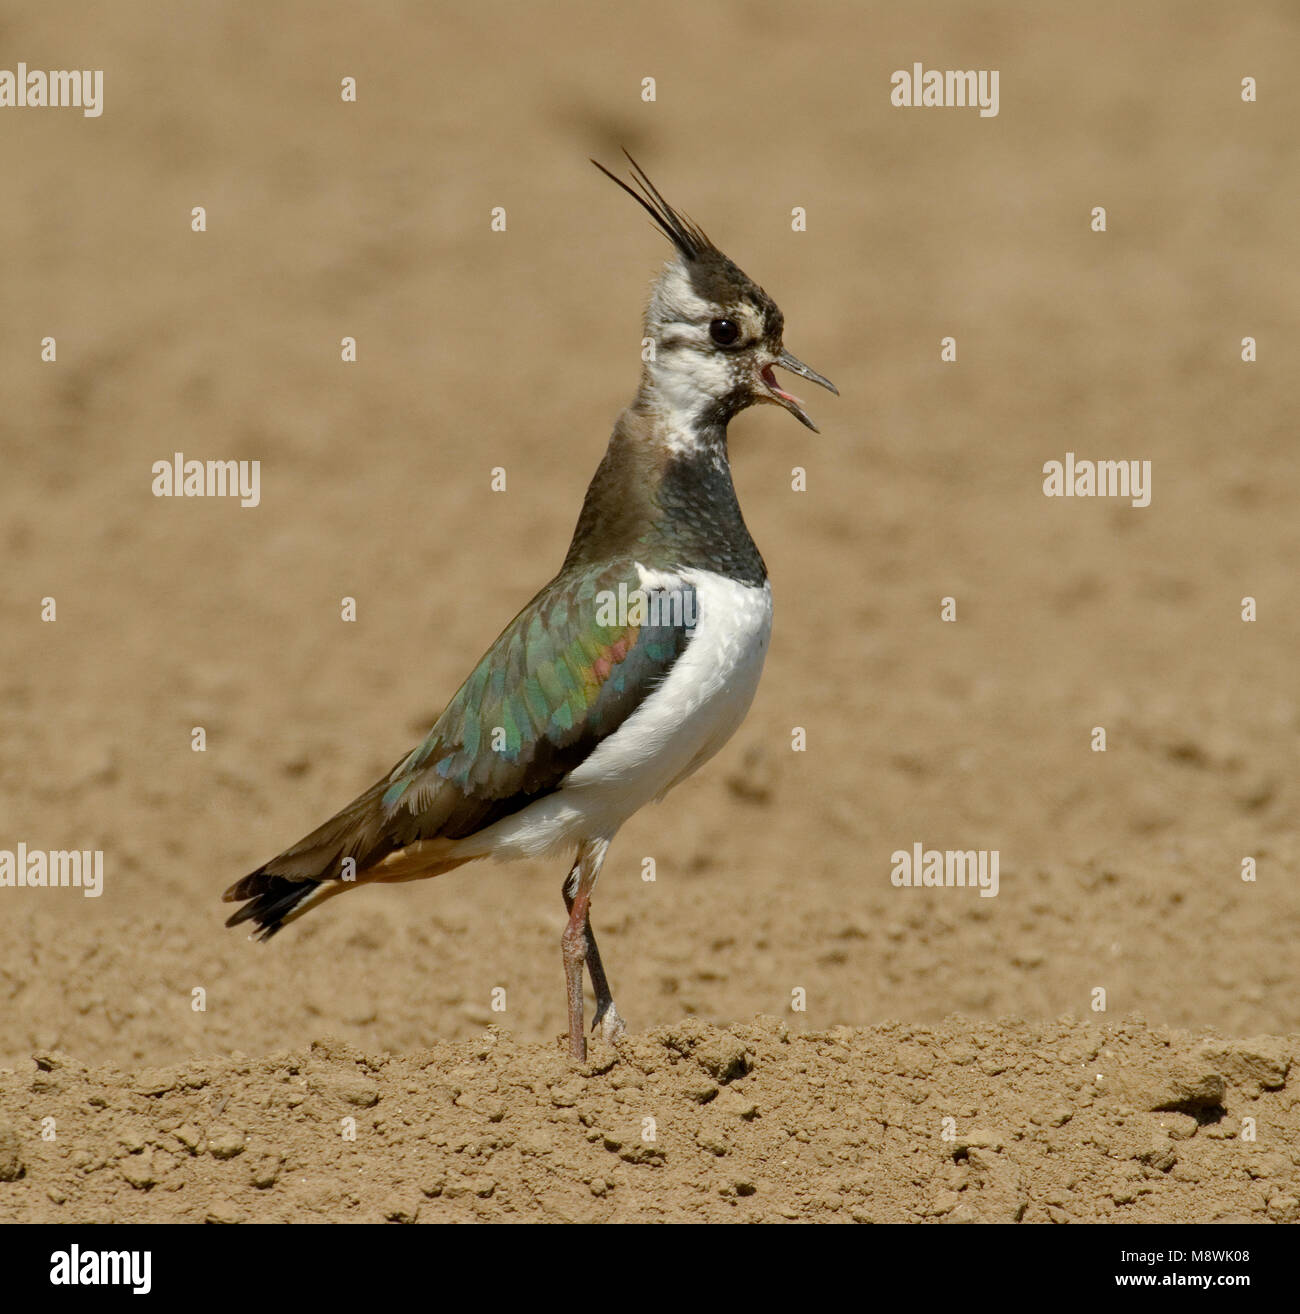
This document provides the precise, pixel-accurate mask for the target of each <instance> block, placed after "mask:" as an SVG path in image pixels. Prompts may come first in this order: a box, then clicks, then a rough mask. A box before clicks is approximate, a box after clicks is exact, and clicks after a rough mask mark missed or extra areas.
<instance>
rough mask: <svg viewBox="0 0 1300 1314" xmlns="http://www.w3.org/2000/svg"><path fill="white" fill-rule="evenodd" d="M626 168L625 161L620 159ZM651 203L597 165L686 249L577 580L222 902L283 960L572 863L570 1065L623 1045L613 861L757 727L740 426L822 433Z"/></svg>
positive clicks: (751, 565) (616, 437)
mask: <svg viewBox="0 0 1300 1314" xmlns="http://www.w3.org/2000/svg"><path fill="white" fill-rule="evenodd" d="M624 153H625V154H626V152H624ZM627 158H628V162H629V164H630V165H631V167H632V178H633V181H634V182H635V184H636V189H634V188H633V187H631V186H629V185H628V184H627V183H626V182H624V181H623V180H622V179H620V178H618V177H616V176H615V175H614V174H613V173H610V171H609V170H608V169H606V168H605V167H604V166H603V165H601V164H597V163H596V161H594V160H593V161H592V163H593V164H596V167H597V168H598V169H600V170H601V172H602V173H604V174H605V175H606V176H607V177H609V178H611V179H613V181H614V182H616V183H617V184H618V185H619V186H620V187H621V188H623V190H624V191H625V192H627V193H628V195H630V196H631V197H632V198H633V199H634V200H635V201H636V202H637V203H638V204H639V205H641V206H642V207H643V208H644V209H645V210H646V211H647V212H648V213H649V215H650V217H651V218H652V219H653V220H654V222H655V224H656V225H657V226H658V228H659V229H660V230H661V231H662V233H663V234H664V236H666V237H667V238H668V240H669V241H670V242H671V243H672V244H673V247H674V253H673V256H672V258H671V259H670V260H669V261H668V262H667V263H666V264H665V266H664V268H663V271H662V273H660V275H659V276H658V278H657V280H656V281H655V284H654V287H653V289H652V291H651V294H650V300H649V304H648V307H647V309H646V314H645V338H646V339H647V340H648V342H647V344H646V348H645V350H643V352H642V355H643V358H644V363H643V367H642V371H641V386H640V388H639V389H638V391H637V395H636V398H635V400H634V401H633V402H632V404H631V405H630V406H629V407H628V408H627V409H626V410H625V411H624V412H623V413H622V415H620V416H619V418H618V422H617V423H616V424H615V426H614V433H613V436H612V437H611V438H610V441H609V447H608V449H607V450H606V452H605V457H604V459H603V460H602V461H601V463H600V466H599V467H598V468H597V470H596V474H595V477H594V478H593V479H592V481H591V485H590V487H589V488H588V489H587V496H586V499H585V500H584V502H583V505H582V512H581V514H580V515H579V516H578V524H577V528H576V529H575V530H574V534H573V541H572V542H571V543H570V545H569V552H568V555H567V556H566V557H565V558H564V563H563V565H561V567H560V570H559V573H558V574H557V575H556V576H555V578H554V579H552V580H551V582H550V583H549V584H547V585H546V587H545V588H544V589H542V591H541V592H540V593H539V594H538V595H537V596H536V597H535V598H534V599H533V600H532V601H531V602H530V603H529V604H528V605H527V606H526V607H525V608H524V609H523V610H522V611H521V612H520V613H519V615H518V616H516V617H515V618H514V620H513V621H511V622H510V624H509V625H508V626H507V627H506V628H505V630H504V631H503V632H502V634H501V636H500V638H498V639H497V641H496V642H495V643H494V644H493V645H492V646H491V648H489V649H488V651H487V655H486V656H485V657H484V658H483V659H482V661H480V662H479V664H478V665H477V666H476V667H475V668H474V670H473V672H472V673H471V674H470V677H469V679H468V680H466V681H465V683H464V684H463V685H462V686H461V688H460V691H459V692H458V693H457V694H456V696H455V697H454V698H453V699H452V700H451V702H450V703H449V704H448V705H447V708H446V710H445V711H444V712H443V713H442V715H441V716H440V717H439V718H438V720H437V722H436V723H435V725H434V727H433V729H432V730H430V731H429V734H428V736H427V738H426V739H425V740H424V742H423V743H421V744H420V745H419V746H418V747H417V748H416V749H415V750H414V751H413V752H411V753H408V754H407V755H406V756H405V757H404V758H402V760H401V761H400V762H399V763H398V764H397V765H396V766H395V767H394V768H393V770H392V771H391V772H390V773H389V774H388V775H387V776H385V777H384V778H383V779H382V780H380V781H379V782H378V783H376V784H375V785H374V786H372V787H371V788H370V789H368V790H366V792H365V793H364V794H362V795H361V796H360V797H359V798H357V799H355V800H354V801H353V802H352V803H350V804H348V806H347V807H346V808H344V809H343V810H342V811H341V812H340V813H339V814H338V815H337V816H335V817H333V818H331V819H330V820H329V821H327V822H326V823H325V824H324V825H323V826H320V827H318V828H317V829H316V830H314V831H312V833H311V834H310V835H308V836H307V837H306V838H305V839H302V840H299V841H298V843H297V844H294V845H292V846H291V847H290V848H287V849H286V850H285V851H284V852H283V853H281V854H280V855H279V856H278V857H276V858H272V859H271V861H270V862H268V863H266V864H265V865H264V866H262V867H259V868H258V869H257V870H256V871H255V872H253V873H252V874H251V875H249V876H245V877H244V879H243V880H240V881H236V882H235V884H234V885H232V886H231V887H230V888H229V889H228V890H227V891H226V892H225V895H224V898H225V900H226V901H227V902H240V901H246V902H244V906H243V907H242V908H240V909H239V910H238V912H236V913H235V914H234V915H233V916H232V917H231V918H230V919H229V921H228V922H227V925H228V926H236V925H238V924H239V923H241V922H249V921H251V922H253V923H254V924H255V926H256V928H257V930H255V931H254V936H256V937H257V938H259V939H262V940H267V939H270V937H271V936H273V935H274V934H275V933H276V932H277V931H278V930H280V928H281V927H282V926H284V925H286V924H287V923H289V922H291V921H293V920H294V919H295V918H298V917H301V916H302V915H303V913H305V912H307V911H308V910H309V909H311V908H314V907H316V906H317V905H318V904H320V903H323V902H324V901H325V900H326V899H330V898H332V897H333V896H334V895H336V894H343V893H344V892H346V891H347V890H349V889H352V888H354V887H355V886H357V885H368V884H372V883H375V882H388V881H393V882H396V881H411V880H422V879H423V878H425V877H428V876H439V875H441V874H442V873H443V872H446V871H450V870H451V869H452V868H453V867H459V866H460V865H461V864H462V863H466V862H472V861H473V860H474V859H475V858H487V857H492V858H506V859H508V858H525V857H528V858H531V857H536V856H538V855H540V854H549V853H554V852H561V851H567V852H570V853H573V852H574V851H575V850H576V856H575V858H574V861H573V865H572V867H571V868H570V870H569V874H568V876H567V877H566V879H565V882H564V902H565V906H566V908H567V909H568V912H569V919H568V924H567V925H566V927H565V930H564V934H563V937H562V950H563V958H564V971H565V977H566V982H567V986H568V1002H569V1049H570V1053H571V1054H572V1055H573V1057H574V1058H576V1059H579V1060H582V1059H585V1057H586V1051H587V1046H586V1037H585V1035H584V1032H583V1025H582V1002H583V1001H582V967H583V963H584V962H585V963H586V965H587V970H588V971H589V972H590V974H591V983H592V986H593V988H594V990H595V995H596V1016H595V1020H594V1022H593V1030H594V1029H595V1028H596V1027H599V1028H600V1029H601V1031H602V1034H603V1035H604V1036H605V1037H606V1038H607V1039H609V1040H611V1041H612V1040H615V1039H617V1037H618V1036H619V1035H621V1034H622V1032H623V1029H624V1023H623V1019H622V1018H621V1017H620V1016H619V1014H618V1010H617V1009H616V1008H615V1007H614V1000H613V997H612V996H611V994H610V988H609V980H608V978H607V977H606V976H605V969H604V966H603V965H602V963H601V960H600V952H599V950H598V949H597V948H596V937H595V935H594V934H593V933H592V929H591V918H590V911H589V906H590V902H591V894H592V889H593V887H594V886H595V884H596V877H597V876H598V875H599V874H600V869H601V865H602V863H603V862H604V861H605V855H606V853H607V852H608V851H609V845H610V841H611V840H612V839H613V838H614V835H615V834H616V833H617V831H618V828H619V827H620V826H621V825H622V824H623V823H624V822H625V821H626V820H627V819H628V818H629V817H630V816H631V815H632V814H633V813H634V812H636V811H637V810H638V809H639V808H642V807H644V806H645V805H646V804H647V803H650V802H652V801H654V800H657V799H660V798H662V797H663V796H664V795H665V794H666V793H667V792H668V791H669V790H670V789H672V787H673V786H674V785H676V784H679V783H680V782H681V781H683V780H685V779H686V777H687V776H689V775H690V774H691V773H692V772H694V771H695V770H697V769H698V768H699V767H700V766H702V765H703V764H704V763H705V762H707V761H708V759H709V758H711V757H712V756H713V755H714V754H715V753H716V752H717V751H718V750H719V749H720V748H721V747H722V745H723V744H724V743H726V741H727V740H728V739H729V738H730V737H731V735H732V732H733V731H734V730H735V729H736V727H737V726H738V725H739V724H740V722H741V720H742V719H743V718H744V716H745V713H746V712H747V711H748V709H749V705H750V702H751V701H752V699H753V697H754V690H755V688H756V687H757V685H758V677H759V673H760V671H761V670H762V667H763V659H764V657H765V656H766V653H767V644H768V636H769V634H770V631H771V626H772V593H771V589H770V586H769V584H768V579H767V569H766V567H765V566H764V564H763V558H762V557H761V556H760V555H759V552H758V548H757V547H755V546H754V540H753V539H752V538H750V536H749V530H748V529H747V528H746V527H745V521H744V518H743V516H742V515H741V513H740V506H739V504H738V503H737V501H736V490H735V487H734V486H733V484H732V481H731V468H730V466H729V464H728V457H727V424H728V422H729V421H730V420H731V419H732V418H733V417H734V416H735V415H737V414H739V413H740V412H741V411H743V410H744V409H745V408H746V407H747V406H752V405H754V404H755V403H757V402H774V403H775V404H776V405H778V406H783V407H785V409H786V410H788V411H789V412H790V413H791V414H792V415H794V416H795V418H796V419H798V420H800V421H801V422H802V423H803V424H805V425H807V426H808V428H810V429H813V430H814V431H815V430H816V426H815V425H814V424H813V422H812V421H811V420H810V419H809V418H808V416H807V415H806V414H805V413H804V410H803V406H802V403H801V402H800V401H799V399H798V398H796V397H794V396H792V395H791V394H790V393H788V392H786V391H785V390H784V389H783V388H782V387H781V386H780V385H779V384H778V382H777V380H776V376H775V375H774V374H773V372H772V371H773V367H775V366H780V367H781V368H782V369H785V370H789V371H791V372H793V373H794V374H797V375H799V376H800V377H802V378H805V379H808V380H810V381H811V382H813V383H816V384H819V385H820V386H821V387H823V388H827V389H829V390H830V391H831V392H837V390H836V388H835V386H834V385H833V384H832V383H831V382H830V381H829V380H828V379H824V378H823V377H822V376H821V375H820V374H818V373H816V372H815V371H814V370H811V369H809V368H808V366H807V365H804V364H803V363H802V362H801V361H799V360H797V359H795V357H794V356H792V355H791V354H790V353H789V352H788V351H786V349H785V346H784V343H783V341H782V330H783V328H784V319H783V317H782V314H781V311H780V309H779V308H778V307H777V305H776V303H775V302H774V301H773V300H772V298H771V297H769V296H768V295H767V293H766V292H764V291H763V289H762V288H761V287H759V286H758V284H756V283H755V282H753V281H752V280H751V279H750V278H748V277H746V275H745V274H744V273H742V272H741V270H740V269H738V268H737V267H736V266H735V265H734V264H733V263H732V262H731V261H730V260H728V259H727V257H726V256H725V255H723V254H722V252H721V251H719V250H718V248H717V247H716V246H714V245H713V243H712V242H711V241H710V240H709V239H708V238H707V237H706V236H705V235H704V233H703V232H702V231H701V230H700V229H699V228H698V227H697V226H696V225H695V224H694V223H692V222H691V221H690V220H689V219H687V218H685V217H684V216H683V215H681V214H679V213H678V212H677V211H676V210H674V209H673V208H672V206H670V205H669V204H668V202H667V201H665V200H664V198H663V197H662V196H661V195H660V194H659V192H658V190H657V189H656V188H655V186H654V184H653V183H652V182H651V181H650V179H649V178H647V177H646V175H645V173H644V172H643V171H642V170H641V169H640V167H639V166H638V165H637V163H636V161H635V160H633V159H632V157H631V156H630V155H629V156H628V157H627Z"/></svg>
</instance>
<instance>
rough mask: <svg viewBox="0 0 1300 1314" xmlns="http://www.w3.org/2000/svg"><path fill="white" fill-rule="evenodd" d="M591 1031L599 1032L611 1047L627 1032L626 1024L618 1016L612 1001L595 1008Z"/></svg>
mask: <svg viewBox="0 0 1300 1314" xmlns="http://www.w3.org/2000/svg"><path fill="white" fill-rule="evenodd" d="M591 1029H592V1030H593V1031H599V1032H600V1034H601V1036H602V1037H603V1038H604V1039H605V1040H606V1041H607V1042H608V1043H609V1044H611V1045H612V1044H614V1042H615V1041H616V1040H618V1039H619V1037H620V1036H622V1035H623V1034H624V1033H625V1032H626V1031H627V1023H626V1022H624V1021H623V1019H622V1017H620V1016H619V1011H618V1009H616V1008H615V1007H614V1001H613V1000H612V999H611V1000H609V1001H608V1003H605V1004H602V1005H601V1006H600V1007H599V1008H597V1010H596V1016H595V1017H594V1018H592V1020H591Z"/></svg>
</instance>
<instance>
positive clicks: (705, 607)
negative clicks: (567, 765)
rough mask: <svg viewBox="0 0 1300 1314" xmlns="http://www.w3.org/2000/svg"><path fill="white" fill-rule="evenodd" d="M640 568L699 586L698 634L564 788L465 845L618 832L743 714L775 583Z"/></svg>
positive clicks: (714, 747)
mask: <svg viewBox="0 0 1300 1314" xmlns="http://www.w3.org/2000/svg"><path fill="white" fill-rule="evenodd" d="M638 569H641V583H642V587H643V588H647V589H648V588H672V587H674V586H679V585H681V584H689V585H691V586H692V587H693V588H694V589H695V596H696V615H697V619H696V625H695V634H694V636H693V637H692V638H691V641H690V642H689V643H688V644H687V645H686V650H685V651H684V652H683V653H682V655H681V656H680V657H679V658H678V659H677V661H676V662H675V663H674V665H673V667H672V669H671V670H670V671H669V672H668V675H667V677H666V678H665V680H664V682H663V683H662V684H661V685H660V686H659V687H658V688H657V689H656V690H655V691H654V692H653V693H652V694H651V695H650V696H649V697H648V698H647V699H646V700H645V702H644V703H642V704H641V706H640V707H638V708H637V710H636V711H635V712H633V713H632V715H631V716H629V717H628V719H627V720H626V721H624V722H623V724H622V725H621V726H619V728H618V729H617V730H616V731H615V732H614V733H613V734H612V735H610V736H609V737H608V738H607V739H605V740H603V741H602V742H601V744H600V745H599V746H598V747H597V749H596V751H595V752H594V753H592V755H591V756H590V757H589V758H587V760H586V761H585V762H583V763H582V765H581V766H579V767H576V768H575V769H574V770H573V771H571V772H570V773H569V774H568V775H567V776H566V777H565V779H564V782H563V783H562V785H561V786H560V788H559V790H558V791H556V792H555V793H554V794H549V795H547V796H546V797H545V798H541V799H538V801H537V802H536V803H532V804H530V805H529V806H528V807H526V808H524V809H523V810H522V811H520V812H517V813H515V814H514V815H513V816H510V817H506V818H504V819H502V820H501V821H499V822H497V823H496V825H494V826H490V827H488V828H487V829H486V830H484V831H481V832H480V833H479V834H477V835H475V836H473V837H472V839H471V840H469V841H467V842H466V844H465V845H464V847H463V848H461V849H460V851H461V852H468V851H469V850H470V848H471V847H472V848H473V849H474V850H475V851H477V852H480V853H484V854H488V853H492V854H495V855H497V856H499V857H503V858H510V857H518V856H524V855H534V854H540V853H546V852H548V851H550V850H552V849H556V848H560V847H563V846H566V845H570V844H573V843H575V842H576V841H578V840H582V839H589V838H595V837H597V836H602V835H604V836H611V835H613V834H614V832H615V831H616V830H617V829H618V828H619V826H621V825H622V824H623V822H624V821H626V820H627V819H628V817H630V816H631V815H632V814H633V813H634V812H636V811H637V810H638V809H640V808H642V807H644V806H645V805H646V804H647V803H649V802H652V801H653V800H655V799H658V798H661V797H662V796H663V795H664V794H665V793H667V791H668V790H670V789H671V788H672V787H673V786H674V785H676V784H678V783H679V782H680V781H682V780H684V779H685V778H686V777H687V776H689V775H690V774H691V773H692V772H693V771H695V770H696V769H697V768H698V767H700V766H702V765H703V764H704V763H705V762H707V761H708V760H709V758H711V757H712V756H713V755H714V754H715V753H716V752H717V751H718V749H720V748H721V747H722V746H723V744H725V743H726V742H727V740H728V739H730V738H731V736H732V734H733V733H734V731H735V729H736V727H737V726H738V725H739V724H740V723H741V721H742V720H744V717H745V713H746V712H747V711H748V710H749V705H750V703H751V702H752V701H753V698H754V691H755V690H756V689H757V688H758V677H759V675H760V674H761V673H762V670H763V659H764V658H765V657H766V656H767V644H768V638H769V636H770V635H771V631H772V590H771V588H770V586H769V585H768V584H766V583H764V584H763V585H762V587H759V588H755V587H754V586H752V585H746V584H737V583H735V582H734V581H732V580H729V579H727V578H726V577H725V576H722V575H715V574H712V573H710V572H707V571H698V570H687V571H682V572H680V574H679V575H675V576H667V575H663V574H658V573H652V572H649V571H646V570H645V569H643V568H640V567H638Z"/></svg>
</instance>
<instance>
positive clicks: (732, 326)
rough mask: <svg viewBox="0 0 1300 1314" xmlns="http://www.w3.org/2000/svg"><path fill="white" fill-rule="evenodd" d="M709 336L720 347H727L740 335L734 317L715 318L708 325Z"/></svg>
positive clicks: (738, 326)
mask: <svg viewBox="0 0 1300 1314" xmlns="http://www.w3.org/2000/svg"><path fill="white" fill-rule="evenodd" d="M709 337H711V338H712V339H713V340H714V342H716V343H717V344H718V346H720V347H729V346H731V344H732V343H733V342H735V340H736V339H737V338H738V337H740V325H739V324H737V323H736V321H735V320H734V319H715V320H714V321H713V323H712V324H710V325H709Z"/></svg>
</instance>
